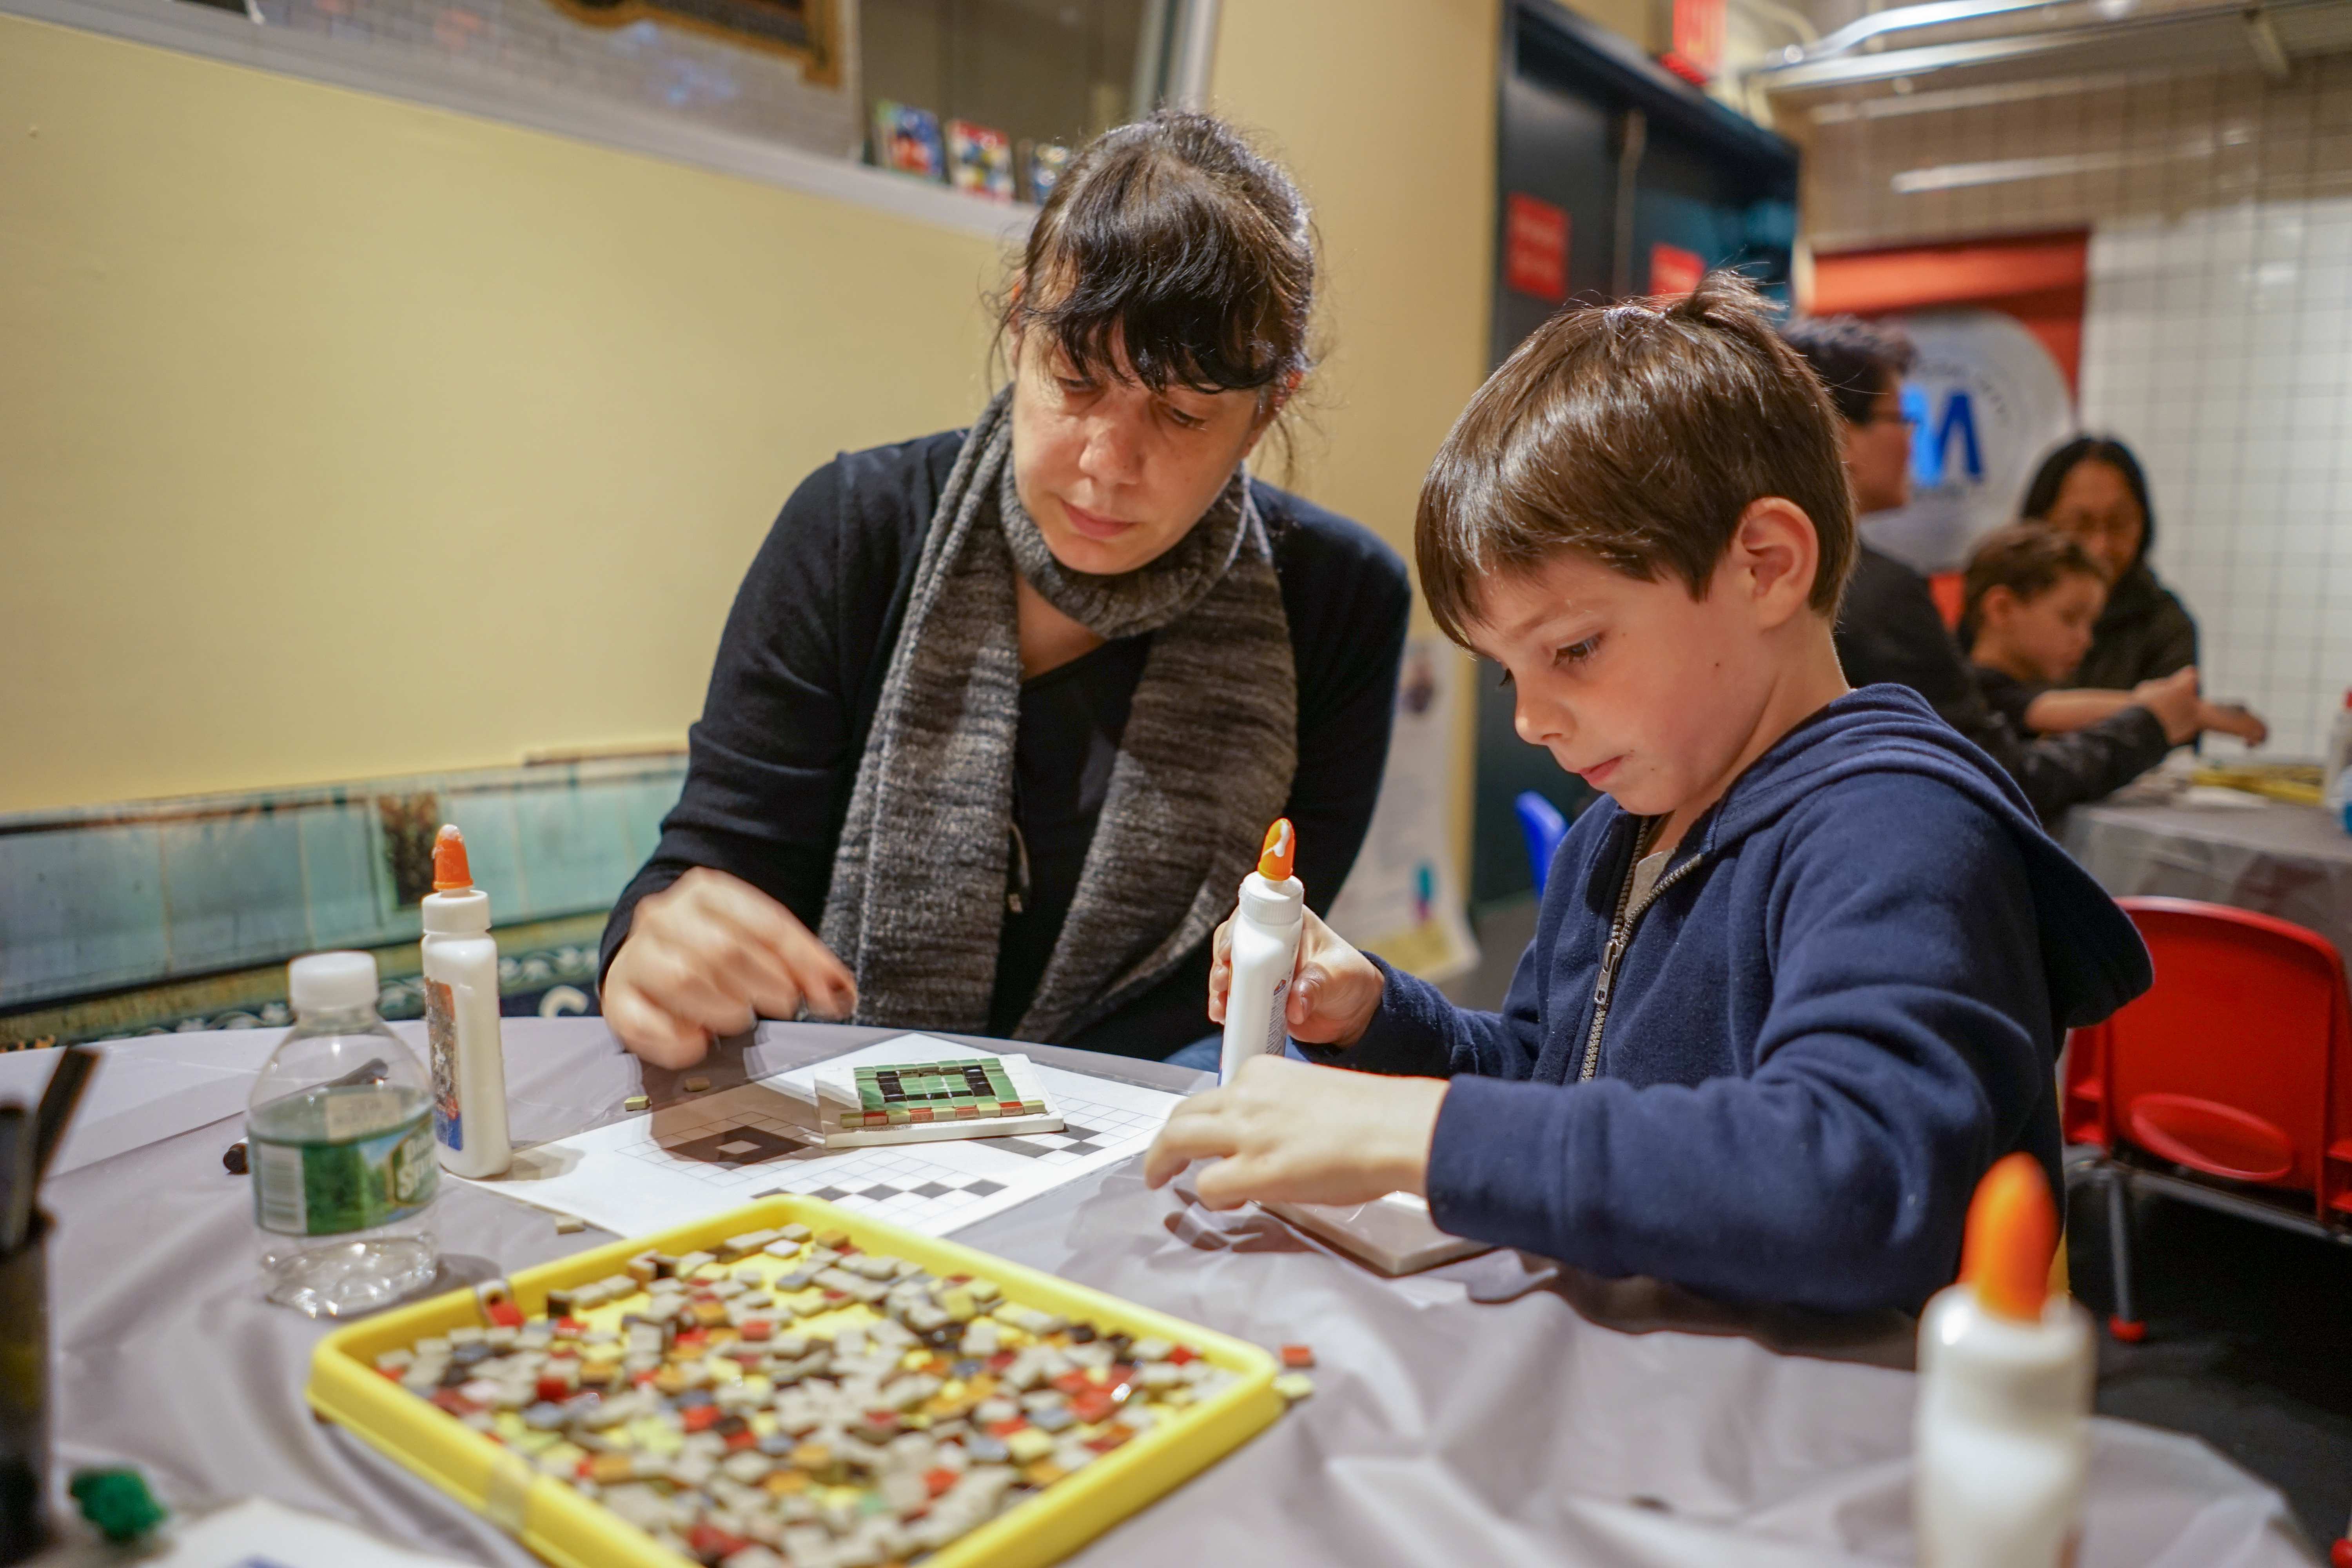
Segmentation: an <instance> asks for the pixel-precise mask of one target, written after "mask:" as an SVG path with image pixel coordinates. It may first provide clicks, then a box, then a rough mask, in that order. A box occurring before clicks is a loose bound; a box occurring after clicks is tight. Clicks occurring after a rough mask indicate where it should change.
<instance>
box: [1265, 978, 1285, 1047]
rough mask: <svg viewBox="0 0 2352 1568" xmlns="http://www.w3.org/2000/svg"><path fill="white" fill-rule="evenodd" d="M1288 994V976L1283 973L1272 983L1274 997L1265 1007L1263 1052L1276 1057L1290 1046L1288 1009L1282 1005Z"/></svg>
mask: <svg viewBox="0 0 2352 1568" xmlns="http://www.w3.org/2000/svg"><path fill="white" fill-rule="evenodd" d="M1289 995H1290V976H1288V975H1287V974H1286V975H1284V976H1283V977H1282V978H1281V979H1279V980H1277V981H1276V982H1275V983H1274V998H1273V1000H1272V1001H1270V1002H1268V1003H1267V1004H1266V1008H1265V1054H1266V1055H1267V1056H1270V1057H1278V1056H1281V1055H1283V1054H1285V1053H1286V1051H1287V1050H1288V1048H1289V1047H1290V1019H1289V1010H1288V1009H1287V1008H1286V1007H1285V1006H1284V1005H1283V1004H1284V1002H1285V1001H1286V999H1287V998H1288V997H1289Z"/></svg>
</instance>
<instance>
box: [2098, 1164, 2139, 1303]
mask: <svg viewBox="0 0 2352 1568" xmlns="http://www.w3.org/2000/svg"><path fill="white" fill-rule="evenodd" d="M2131 1214H2132V1203H2131V1178H2130V1177H2129V1176H2128V1175H2126V1173H2125V1172H2124V1170H2123V1168H2122V1167H2121V1166H2119V1165H2114V1164H2110V1165H2109V1166H2108V1167H2107V1259H2108V1264H2109V1267H2110V1268H2111V1269H2112V1271H2113V1273H2114V1276H2115V1286H2116V1310H2115V1315H2114V1316H2112V1317H2110V1318H2109V1319H2108V1320H2107V1332H2109V1333H2111V1334H2113V1335H2115V1336H2116V1338H2117V1339H2118V1340H2121V1341H2122V1342H2124V1343H2126V1344H2127V1345H2136V1344H2137V1343H2139V1342H2140V1341H2142V1340H2144V1339H2146V1338H2147V1324H2146V1323H2143V1322H2141V1321H2139V1316H2138V1314H2137V1313H2136V1312H2134V1311H2133V1310H2132V1277H2131Z"/></svg>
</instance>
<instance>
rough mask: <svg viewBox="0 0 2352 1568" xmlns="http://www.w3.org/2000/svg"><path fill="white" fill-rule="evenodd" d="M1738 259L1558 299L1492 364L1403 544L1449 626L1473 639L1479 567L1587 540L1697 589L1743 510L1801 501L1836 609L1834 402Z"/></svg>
mask: <svg viewBox="0 0 2352 1568" xmlns="http://www.w3.org/2000/svg"><path fill="white" fill-rule="evenodd" d="M1768 310H1769V307H1767V305H1766V304H1765V302H1764V300H1763V299H1762V297H1761V296H1759V294H1758V293H1757V292H1756V290H1755V289H1753V288H1751V287H1749V285H1748V282H1747V281H1746V280H1745V279H1741V278H1740V277H1739V276H1738V274H1736V273H1729V272H1715V273H1710V274H1708V275H1707V277H1706V279H1704V280H1702V281H1701V282H1700V284H1699V286H1698V288H1697V289H1695V290H1693V291H1692V292H1691V293H1689V294H1688V295H1685V297H1684V298H1682V299H1680V300H1675V301H1673V302H1671V303H1665V302H1652V303H1634V304H1624V305H1612V306H1608V307H1591V308H1587V309H1581V310H1564V311H1562V312H1561V313H1560V314H1559V315H1557V316H1554V317H1553V318H1552V319H1551V320H1550V321H1547V322H1545V323H1544V324H1543V325H1542V326H1540V327H1538V328H1537V329H1536V331H1534V332H1533V333H1532V334H1531V335H1530V336H1529V337H1528V340H1527V342H1523V343H1521V344H1520V345H1519V346H1518V348H1517V350H1516V351H1514V352H1513V353H1512V355H1511V357H1510V358H1509V359H1507V360H1506V361H1504V362H1503V367H1502V368H1501V369H1500V370H1498V371H1496V373H1495V374H1493V375H1491V376H1489V377H1487V379H1486V385H1484V386H1482V387H1480V388H1479V389H1478V391H1477V394H1476V395H1475V396H1474V397H1472V398H1471V399H1470V405H1469V406H1468V407H1467V408H1465V409H1464V410H1463V411H1462V416H1461V417H1460V418H1459V419H1457V420H1455V421H1454V428H1453V430H1452V431H1451V432H1450V433H1449V434H1448V435H1447V436H1446V437H1445V443H1444V446H1442V447H1439V448H1438V453H1437V459H1436V461H1435V462H1433V464H1431V466H1430V470H1429V477H1428V478H1427V479H1425V480H1423V483H1422V488H1421V507H1420V512H1419V515H1418V516H1417V517H1416V519H1415V520H1414V527H1413V548H1414V553H1415V555H1416V556H1417V558H1418V559H1419V563H1420V566H1421V583H1422V591H1423V593H1425V594H1427V595H1429V607H1430V610H1431V613H1432V614H1433V615H1434V616H1436V617H1437V624H1438V625H1439V626H1442V627H1443V628H1444V631H1445V634H1446V635H1447V636H1448V637H1452V638H1454V641H1456V642H1462V643H1466V642H1467V641H1468V640H1469V638H1468V636H1467V628H1468V627H1470V626H1472V625H1474V624H1475V623H1476V622H1477V621H1478V619H1479V618H1480V612H1479V605H1480V603H1481V598H1482V595H1483V591H1484V588H1485V585H1486V581H1487V580H1488V579H1489V578H1490V577H1492V576H1494V575H1496V574H1524V573H1530V572H1536V571H1539V570H1541V569H1542V567H1543V564H1544V563H1545V562H1546V561H1547V560H1549V559H1550V558H1551V557H1552V556H1554V555H1556V554H1558V553H1559V552H1561V551H1563V550H1573V551H1580V552H1583V553H1585V554H1587V555H1590V556H1591V557H1592V558H1593V559H1595V560H1597V561H1599V562H1601V563H1602V564H1604V565H1607V566H1609V567H1612V568H1613V569H1614V570H1616V571H1619V572H1622V573H1624V574H1626V575H1627V576H1629V577H1634V578H1639V579H1641V580H1642V581H1643V582H1654V581H1656V580H1657V578H1658V576H1659V574H1661V573H1666V574H1672V575H1673V576H1675V577H1676V578H1679V579H1680V580H1681V581H1682V583H1683V584H1685V586H1686V587H1688V588H1689V590H1690V593H1691V596H1692V597H1693V598H1704V597H1705V596H1706V590H1707V584H1708V583H1709V581H1710V580H1711V579H1712V578H1713V576H1714V574H1715V568H1716V565H1717V563H1719V562H1720V561H1721V560H1722V559H1723V555H1724V552H1725V551H1727V549H1729V548H1730V545H1731V539H1732V535H1733V533H1734V531H1736V530H1737V529H1738V523H1739V518H1740V514H1741V513H1743V512H1745V511H1746V510H1748V505H1749V503H1750V502H1752V501H1755V500H1759V498H1761V497H1764V496H1780V497H1782V498H1784V499H1786V500H1790V501H1794V502H1795V503H1796V504H1797V505H1798V506H1800V507H1802V508H1803V509H1804V511H1805V515H1806V516H1807V517H1810V518H1811V519H1812V522H1813V530H1814V532H1815V534H1816V535H1817V536H1818V537H1819V540H1820V548H1821V564H1820V568H1819V570H1818V572H1817V573H1816V574H1815V575H1814V578H1813V587H1812V595H1811V604H1812V607H1813V608H1814V609H1815V610H1816V611H1818V612H1819V613H1820V614H1821V615H1822V616H1825V617H1832V618H1834V616H1836V614H1837V606H1838V601H1839V599H1840V598H1841V597H1842V596H1843V594H1844V592H1845V582H1846V577H1847V575H1848V574H1849V573H1850V572H1851V571H1852V570H1853V559H1854V528H1853V495H1852V493H1851V491H1850V490H1849V489H1847V485H1846V477H1845V465H1844V462H1843V457H1842V452H1843V443H1842V441H1841V438H1840V437H1841V431H1840V428H1839V425H1838V416H1837V412H1836V410H1835V409H1834V408H1833V407H1832V405H1831V403H1830V398H1829V394H1828V393H1827V392H1826V391H1824V390H1823V389H1822V384H1821V381H1820V378H1818V377H1817V376H1815V375H1814V374H1813V373H1812V371H1811V369H1810V368H1809V367H1808V366H1807V365H1806V363H1805V362H1804V360H1803V359H1802V358H1801V357H1800V356H1799V355H1798V354H1797V353H1796V351H1795V350H1793V349H1791V348H1790V347H1789V346H1788V344H1786V343H1784V342H1781V341H1780V334H1779V333H1778V332H1777V331H1774V330H1773V327H1772V323H1771V319H1770V317H1769V313H1768Z"/></svg>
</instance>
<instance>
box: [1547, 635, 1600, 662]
mask: <svg viewBox="0 0 2352 1568" xmlns="http://www.w3.org/2000/svg"><path fill="white" fill-rule="evenodd" d="M1600 646H1601V639H1600V638H1599V637H1586V638H1585V639H1584V640H1583V641H1582V642H1572V643H1570V644H1569V645H1568V646H1567V647H1563V648H1555V649H1553V650H1552V656H1551V661H1552V663H1553V664H1554V665H1562V664H1582V663H1583V662H1584V661H1585V660H1586V659H1588V658H1591V657H1592V655H1593V652H1594V650H1595V649H1597V648H1599V647H1600Z"/></svg>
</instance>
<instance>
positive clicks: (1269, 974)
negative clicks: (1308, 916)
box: [1217, 816, 1307, 1083]
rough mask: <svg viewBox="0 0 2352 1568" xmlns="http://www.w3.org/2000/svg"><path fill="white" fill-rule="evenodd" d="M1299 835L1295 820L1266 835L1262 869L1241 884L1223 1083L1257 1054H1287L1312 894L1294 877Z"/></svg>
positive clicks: (1220, 1062)
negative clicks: (1289, 1012)
mask: <svg viewBox="0 0 2352 1568" xmlns="http://www.w3.org/2000/svg"><path fill="white" fill-rule="evenodd" d="M1297 853H1298V835H1297V831H1296V830H1295V829H1293V828H1292V827H1291V826H1290V818H1288V817H1286V816H1285V817H1280V818H1277V819H1276V822H1275V825H1274V826H1272V827H1269V828H1267V829H1266V830H1265V847H1264V848H1263V850H1262V851H1261V853H1260V854H1259V856H1258V858H1257V869H1256V870H1255V871H1253V872H1251V873H1250V874H1249V875H1248V876H1246V877H1244V878H1243V879H1242V894H1241V908H1240V909H1239V910H1236V911H1235V912H1234V939H1233V963H1234V983H1233V986H1232V988H1231V989H1230V990H1229V991H1227V992H1226V993H1225V1043H1224V1049H1223V1052H1222V1053H1221V1054H1220V1055H1219V1057H1218V1059H1217V1081H1218V1082H1219V1083H1231V1082H1233V1080H1234V1074H1235V1073H1237V1072H1239V1071H1241V1068H1242V1063H1244V1062H1245V1061H1247V1060H1249V1058H1252V1057H1255V1056H1261V1055H1263V1056H1273V1057H1278V1056H1280V1055H1282V1052H1283V1047H1285V1046H1286V1045H1288V1044H1289V1043H1290V1026H1289V1023H1288V1020H1287V1018H1286V1016H1285V1014H1284V1010H1283V1009H1284V1004H1285V1003H1286V1001H1287V1000H1288V998H1289V995H1290V973H1291V971H1292V970H1293V969H1295V968H1297V964H1298V932H1299V930H1300V927H1301V923H1302V921H1303V918H1304V916H1305V913H1306V910H1307V889H1306V888H1305V887H1303V886H1302V885H1301V884H1300V882H1299V880H1298V879H1297V878H1296V877H1294V876H1292V875H1291V874H1290V864H1291V861H1292V860H1293V859H1294V858H1296V857H1297Z"/></svg>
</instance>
